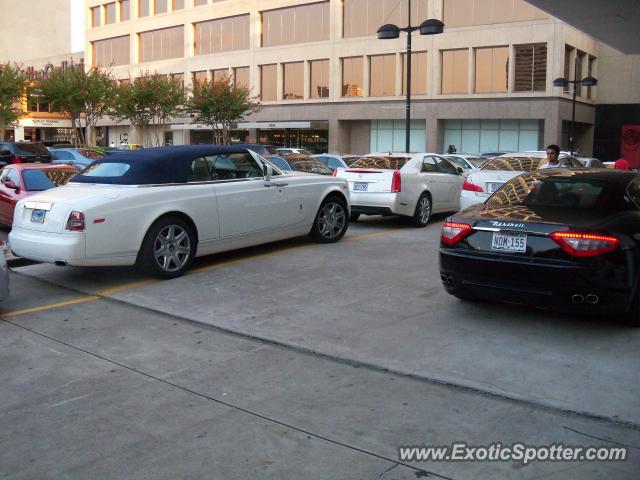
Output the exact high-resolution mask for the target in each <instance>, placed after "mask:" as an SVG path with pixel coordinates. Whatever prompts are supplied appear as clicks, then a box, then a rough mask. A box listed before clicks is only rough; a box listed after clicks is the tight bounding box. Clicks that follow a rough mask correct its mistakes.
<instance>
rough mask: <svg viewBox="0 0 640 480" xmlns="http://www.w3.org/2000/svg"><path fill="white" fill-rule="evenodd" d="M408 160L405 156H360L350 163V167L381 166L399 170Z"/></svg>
mask: <svg viewBox="0 0 640 480" xmlns="http://www.w3.org/2000/svg"><path fill="white" fill-rule="evenodd" d="M408 161H409V159H408V158H406V157H362V158H360V159H359V160H356V161H355V162H354V163H352V164H351V166H350V168H382V169H386V170H400V169H401V168H402V167H404V166H405V165H406V163H407V162H408Z"/></svg>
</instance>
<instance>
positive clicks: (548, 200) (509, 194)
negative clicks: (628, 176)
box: [485, 174, 615, 210]
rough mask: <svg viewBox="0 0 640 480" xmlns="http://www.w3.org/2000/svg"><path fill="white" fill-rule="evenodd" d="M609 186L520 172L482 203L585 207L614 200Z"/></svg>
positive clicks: (578, 178)
mask: <svg viewBox="0 0 640 480" xmlns="http://www.w3.org/2000/svg"><path fill="white" fill-rule="evenodd" d="M611 190H612V188H611V187H610V185H609V184H608V183H607V182H606V181H604V180H600V179H592V178H584V177H566V176H557V177H556V176H552V177H547V176H542V175H538V174H530V175H521V176H519V177H516V178H514V179H512V180H510V181H509V182H507V183H505V184H504V185H503V186H502V187H501V188H500V189H499V190H497V191H496V192H495V193H494V194H493V195H492V196H491V197H490V198H489V199H488V200H487V202H486V203H485V207H486V208H488V209H497V208H505V207H526V208H533V209H535V208H553V209H578V210H589V209H596V208H601V207H605V206H607V207H608V208H610V207H611V206H612V203H615V198H613V197H612V196H611V195H610V193H609V192H610V191H611Z"/></svg>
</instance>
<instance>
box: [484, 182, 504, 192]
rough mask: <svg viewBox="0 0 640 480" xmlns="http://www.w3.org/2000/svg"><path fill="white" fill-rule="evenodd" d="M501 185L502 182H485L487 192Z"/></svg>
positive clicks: (493, 190)
mask: <svg viewBox="0 0 640 480" xmlns="http://www.w3.org/2000/svg"><path fill="white" fill-rule="evenodd" d="M501 186H502V183H487V192H489V193H493V192H495V191H496V190H498V189H499V188H500V187H501Z"/></svg>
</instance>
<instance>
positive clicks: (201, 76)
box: [191, 70, 207, 84]
mask: <svg viewBox="0 0 640 480" xmlns="http://www.w3.org/2000/svg"><path fill="white" fill-rule="evenodd" d="M206 80H207V71H206V70H200V71H198V72H191V83H193V84H196V83H202V82H204V81H206Z"/></svg>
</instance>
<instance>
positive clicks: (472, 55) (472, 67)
mask: <svg viewBox="0 0 640 480" xmlns="http://www.w3.org/2000/svg"><path fill="white" fill-rule="evenodd" d="M475 91H476V50H475V48H469V79H468V89H467V92H468V93H469V94H472V93H474V92H475Z"/></svg>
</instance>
